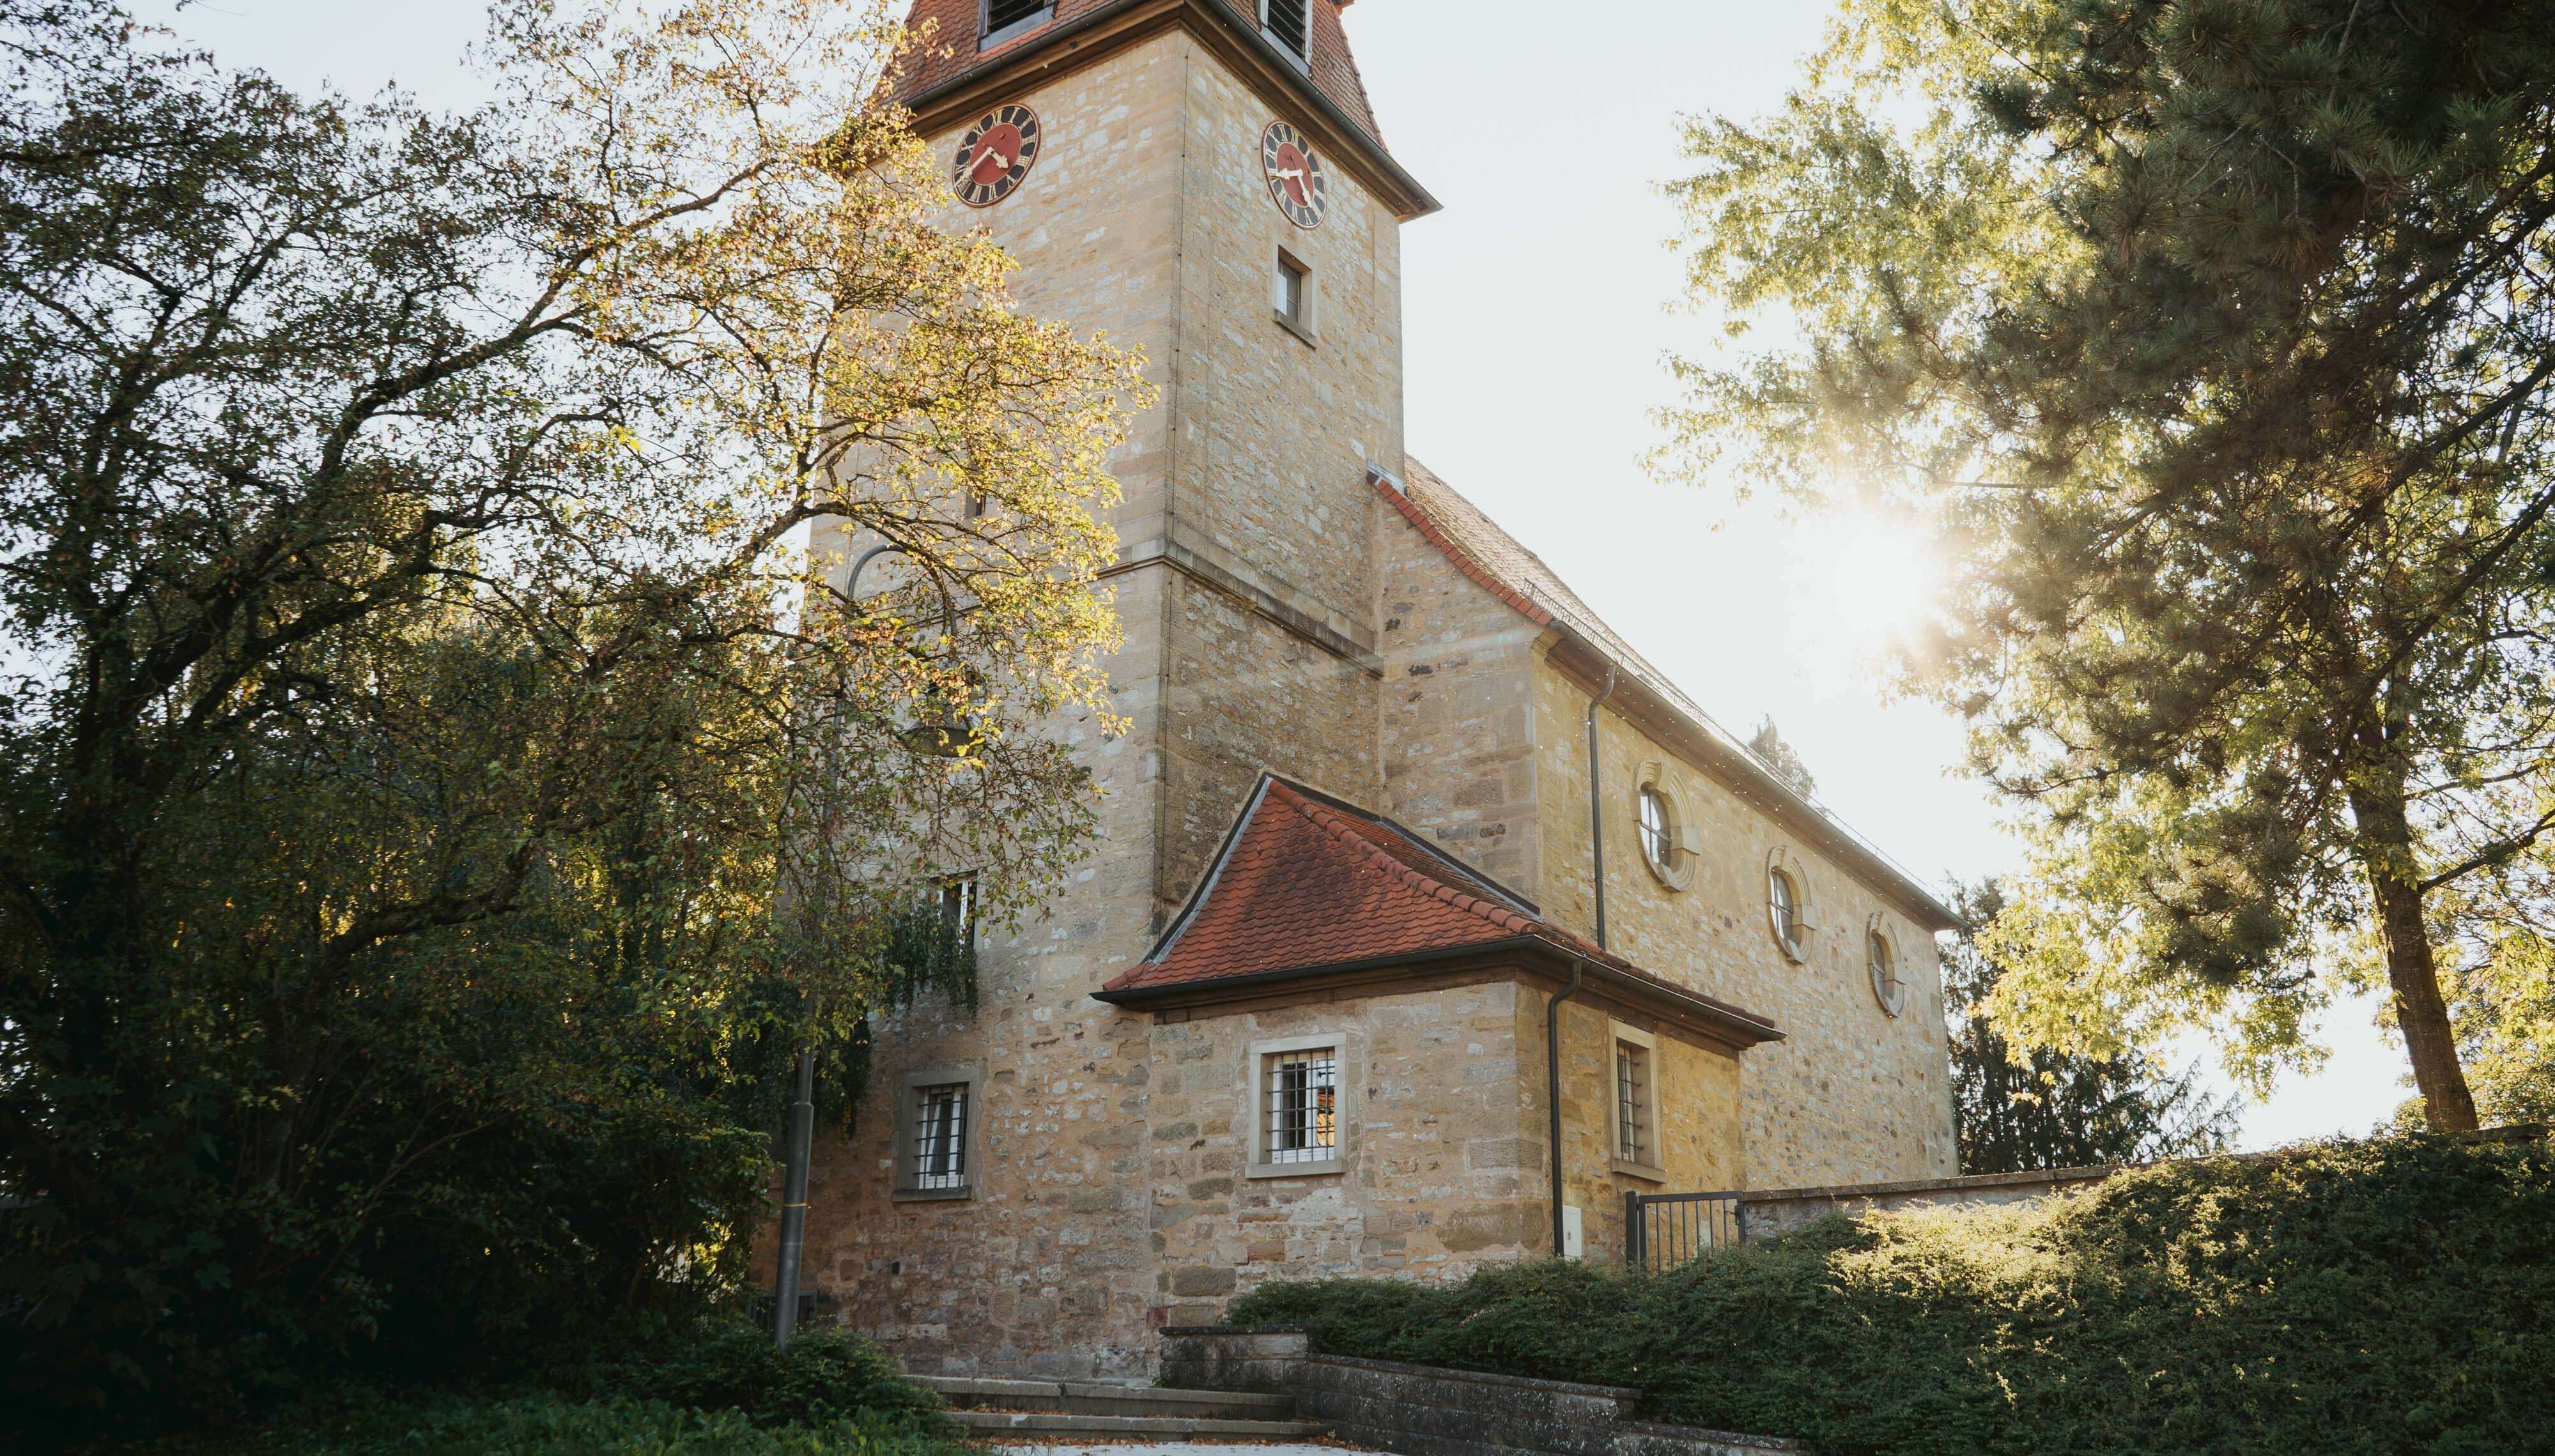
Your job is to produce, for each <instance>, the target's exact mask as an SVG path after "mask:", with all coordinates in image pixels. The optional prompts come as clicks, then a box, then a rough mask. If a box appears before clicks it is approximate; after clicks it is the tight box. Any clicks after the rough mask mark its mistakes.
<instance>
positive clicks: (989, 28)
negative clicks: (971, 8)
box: [976, 0, 1055, 51]
mask: <svg viewBox="0 0 2555 1456" xmlns="http://www.w3.org/2000/svg"><path fill="white" fill-rule="evenodd" d="M1054 19H1055V3H1054V0H1047V3H1046V4H1044V5H1041V6H1039V7H1038V8H1037V9H1035V10H1033V11H1031V12H1030V13H1029V14H1027V15H1025V16H1022V17H1021V18H1020V19H1019V20H1016V21H1013V22H1012V23H1011V24H1010V25H1007V26H1005V27H1003V28H1002V29H1001V30H999V31H998V30H995V29H994V0H976V35H977V37H978V40H977V42H976V49H977V50H979V51H991V50H993V49H994V48H995V47H997V46H1007V45H1010V44H1011V43H1012V42H1013V41H1014V40H1016V39H1018V38H1019V37H1022V36H1026V35H1028V34H1029V33H1030V32H1032V31H1034V30H1036V29H1037V28H1038V27H1040V26H1042V25H1046V24H1048V23H1050V22H1052V21H1053V20H1054Z"/></svg>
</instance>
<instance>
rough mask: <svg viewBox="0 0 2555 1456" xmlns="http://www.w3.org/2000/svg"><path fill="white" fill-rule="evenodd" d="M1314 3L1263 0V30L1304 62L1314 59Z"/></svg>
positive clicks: (1261, 13)
mask: <svg viewBox="0 0 2555 1456" xmlns="http://www.w3.org/2000/svg"><path fill="white" fill-rule="evenodd" d="M1311 12H1312V0H1260V28H1261V29H1262V30H1264V31H1266V32H1268V33H1269V39H1271V40H1273V41H1276V42H1277V44H1278V45H1279V46H1280V47H1282V48H1284V50H1285V51H1286V52H1287V53H1288V54H1289V55H1292V56H1293V57H1294V58H1295V59H1296V60H1298V61H1302V60H1305V59H1308V58H1309V57H1310V56H1311V55H1312V45H1311V42H1312V35H1313V26H1312V14H1311Z"/></svg>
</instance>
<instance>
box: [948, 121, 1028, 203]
mask: <svg viewBox="0 0 2555 1456" xmlns="http://www.w3.org/2000/svg"><path fill="white" fill-rule="evenodd" d="M1043 139H1044V138H1043V137H1042V135H1041V134H1040V132H1039V131H1038V119H1037V113H1036V112H1034V111H1032V110H1031V109H1029V108H1028V107H1026V106H1023V105H1020V104H1019V103H1017V102H1015V103H1013V104H1012V105H1009V106H1002V107H997V108H996V109H994V110H992V111H988V112H986V113H985V114H984V115H983V116H981V117H978V118H977V119H976V124H975V125H974V126H971V127H969V128H967V134H966V135H965V136H963V137H960V138H959V139H958V155H957V157H956V158H955V159H953V160H952V161H951V163H950V165H949V186H950V189H951V190H952V191H955V192H956V193H957V194H958V200H959V201H961V202H964V203H966V204H967V205H968V206H970V207H991V206H993V205H994V204H995V203H997V202H999V201H1001V200H1003V199H1004V198H1005V197H1008V196H1010V195H1011V194H1012V192H1013V191H1014V190H1015V189H1016V188H1018V187H1019V186H1020V184H1021V183H1022V182H1025V181H1027V180H1028V178H1029V175H1030V165H1031V164H1032V163H1034V162H1035V161H1037V154H1038V143H1039V142H1040V141H1042V140H1043Z"/></svg>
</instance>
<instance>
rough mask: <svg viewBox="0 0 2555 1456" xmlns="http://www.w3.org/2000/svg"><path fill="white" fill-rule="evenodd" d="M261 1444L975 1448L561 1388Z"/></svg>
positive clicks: (591, 1449)
mask: <svg viewBox="0 0 2555 1456" xmlns="http://www.w3.org/2000/svg"><path fill="white" fill-rule="evenodd" d="M259 1449H273V1450H276V1451H278V1452H285V1451H290V1452H291V1453H292V1456H968V1453H967V1450H966V1448H965V1447H964V1446H961V1445H959V1444H958V1443H956V1442H954V1441H948V1440H942V1439H937V1438H934V1437H930V1436H924V1435H917V1434H915V1433H913V1432H912V1431H910V1430H902V1429H895V1428H882V1427H881V1426H880V1425H878V1424H877V1423H875V1422H871V1421H867V1420H853V1419H842V1420H829V1421H819V1422H815V1423H812V1424H797V1423H785V1424H781V1425H758V1424H756V1423H755V1422H754V1420H753V1419H751V1418H750V1417H748V1416H747V1415H746V1413H745V1412H744V1411H742V1410H734V1409H725V1410H694V1409H686V1408H684V1407H682V1406H679V1405H670V1404H668V1403H667V1402H665V1401H663V1400H625V1399H608V1400H574V1399H569V1398H566V1397H564V1396H558V1395H537V1396H530V1397H526V1398H522V1399H515V1400H478V1401H474V1400H463V1399H452V1400H447V1401H441V1402H437V1403H434V1404H430V1405H427V1406H425V1407H422V1408H419V1409H416V1410H414V1411H411V1412H408V1413H406V1414H404V1415H402V1416H400V1417H398V1418H396V1419H376V1420H373V1421H370V1422H367V1423H366V1424H365V1425H364V1426H363V1427H362V1428H360V1429H358V1430H356V1431H353V1432H350V1433H345V1434H340V1435H333V1436H327V1437H320V1438H315V1439H305V1440H300V1441H294V1442H291V1443H289V1444H286V1443H279V1444H277V1445H275V1446H273V1447H260V1448H259Z"/></svg>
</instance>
